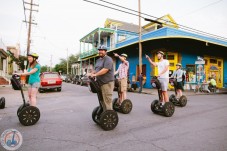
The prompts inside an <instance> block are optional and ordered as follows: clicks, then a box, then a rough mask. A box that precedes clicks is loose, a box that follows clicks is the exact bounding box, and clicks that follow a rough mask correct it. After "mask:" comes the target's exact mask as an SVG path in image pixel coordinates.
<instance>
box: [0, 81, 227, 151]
mask: <svg viewBox="0 0 227 151" xmlns="http://www.w3.org/2000/svg"><path fill="white" fill-rule="evenodd" d="M25 94H26V96H27V92H25ZM1 96H4V97H5V98H6V101H7V102H6V103H7V107H6V108H5V109H3V110H0V134H1V133H2V132H3V131H4V130H6V129H9V128H14V129H17V130H19V131H20V132H21V133H22V135H23V144H22V146H21V148H20V149H19V150H21V151H96V150H99V151H111V150H114V151H116V150H119V151H122V150H130V151H226V150H227V99H226V97H227V95H221V94H220V95H195V96H188V99H189V100H188V104H187V106H186V107H184V108H180V107H176V111H175V113H174V115H173V116H172V117H163V116H160V115H156V114H153V113H152V112H151V110H150V104H151V102H152V101H153V100H154V99H156V98H157V96H155V95H147V94H137V93H128V98H129V99H131V100H132V102H133V110H132V112H131V113H130V114H128V115H124V114H121V113H119V114H118V116H119V123H118V126H117V127H116V128H115V129H114V130H112V131H103V130H102V129H101V128H100V127H99V126H98V125H96V124H95V123H94V122H93V121H92V118H91V113H92V110H93V108H94V107H96V106H97V105H98V100H97V96H96V94H92V93H90V92H89V91H88V88H87V87H81V86H77V85H73V84H69V83H64V84H63V89H62V92H47V93H42V94H39V95H38V107H39V109H40V111H41V118H40V121H39V122H38V123H37V124H36V125H34V126H30V127H25V126H22V125H21V124H20V123H19V120H18V118H17V115H16V111H17V108H18V107H19V105H20V104H22V98H21V95H20V92H19V91H14V90H12V89H11V88H10V87H5V88H2V87H1V88H0V97H1ZM114 96H115V97H116V96H117V94H116V93H114ZM0 150H1V151H4V149H3V148H2V147H1V145H0Z"/></svg>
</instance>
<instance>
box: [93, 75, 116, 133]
mask: <svg viewBox="0 0 227 151" xmlns="http://www.w3.org/2000/svg"><path fill="white" fill-rule="evenodd" d="M89 79H90V84H89V89H90V91H91V92H93V93H97V96H98V100H99V106H97V107H95V108H94V110H93V112H92V119H93V121H94V122H95V123H97V124H98V125H100V127H101V128H102V129H104V130H106V131H109V130H113V129H114V128H115V127H116V126H117V124H118V115H117V112H116V111H114V110H106V111H103V103H104V100H103V96H102V91H101V88H100V85H99V84H98V82H97V81H96V80H95V79H94V78H91V77H89Z"/></svg>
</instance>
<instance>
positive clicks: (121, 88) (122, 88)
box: [119, 78, 127, 92]
mask: <svg viewBox="0 0 227 151" xmlns="http://www.w3.org/2000/svg"><path fill="white" fill-rule="evenodd" d="M119 91H120V92H124V91H127V78H123V79H119Z"/></svg>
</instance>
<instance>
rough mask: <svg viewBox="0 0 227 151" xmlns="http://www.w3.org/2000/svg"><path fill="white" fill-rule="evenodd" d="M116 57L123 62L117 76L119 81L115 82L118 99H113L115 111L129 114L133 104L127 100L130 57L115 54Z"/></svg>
mask: <svg viewBox="0 0 227 151" xmlns="http://www.w3.org/2000/svg"><path fill="white" fill-rule="evenodd" d="M114 56H115V57H118V58H119V59H120V60H121V64H120V65H119V67H118V69H117V71H116V72H115V75H117V74H118V75H119V76H118V79H116V80H115V85H116V86H117V89H118V90H117V92H118V98H114V99H113V109H114V110H115V111H119V112H122V113H124V114H128V113H130V112H131V110H132V102H131V100H130V99H127V96H126V94H127V85H128V83H127V82H128V70H129V62H128V61H127V60H126V58H127V57H128V56H127V54H121V55H118V54H117V53H114Z"/></svg>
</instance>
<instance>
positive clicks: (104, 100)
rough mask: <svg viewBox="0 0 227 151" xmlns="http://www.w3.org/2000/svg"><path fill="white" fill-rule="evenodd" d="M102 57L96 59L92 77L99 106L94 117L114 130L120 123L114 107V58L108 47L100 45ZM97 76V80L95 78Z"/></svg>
mask: <svg viewBox="0 0 227 151" xmlns="http://www.w3.org/2000/svg"><path fill="white" fill-rule="evenodd" d="M98 50H99V56H100V58H99V59H98V60H97V61H96V65H95V71H94V72H93V73H92V74H91V77H90V88H91V89H92V91H93V92H95V91H96V92H97V95H98V100H99V106H97V107H95V108H94V110H93V112H92V119H93V121H94V122H95V123H97V124H99V125H100V126H101V127H102V128H103V129H104V130H113V129H114V128H115V127H116V126H117V124H118V115H117V112H116V111H114V110H113V108H112V106H113V105H112V95H113V88H114V70H113V60H112V58H110V57H109V56H107V48H106V47H105V46H103V45H102V46H99V48H98ZM94 78H96V80H94Z"/></svg>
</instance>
